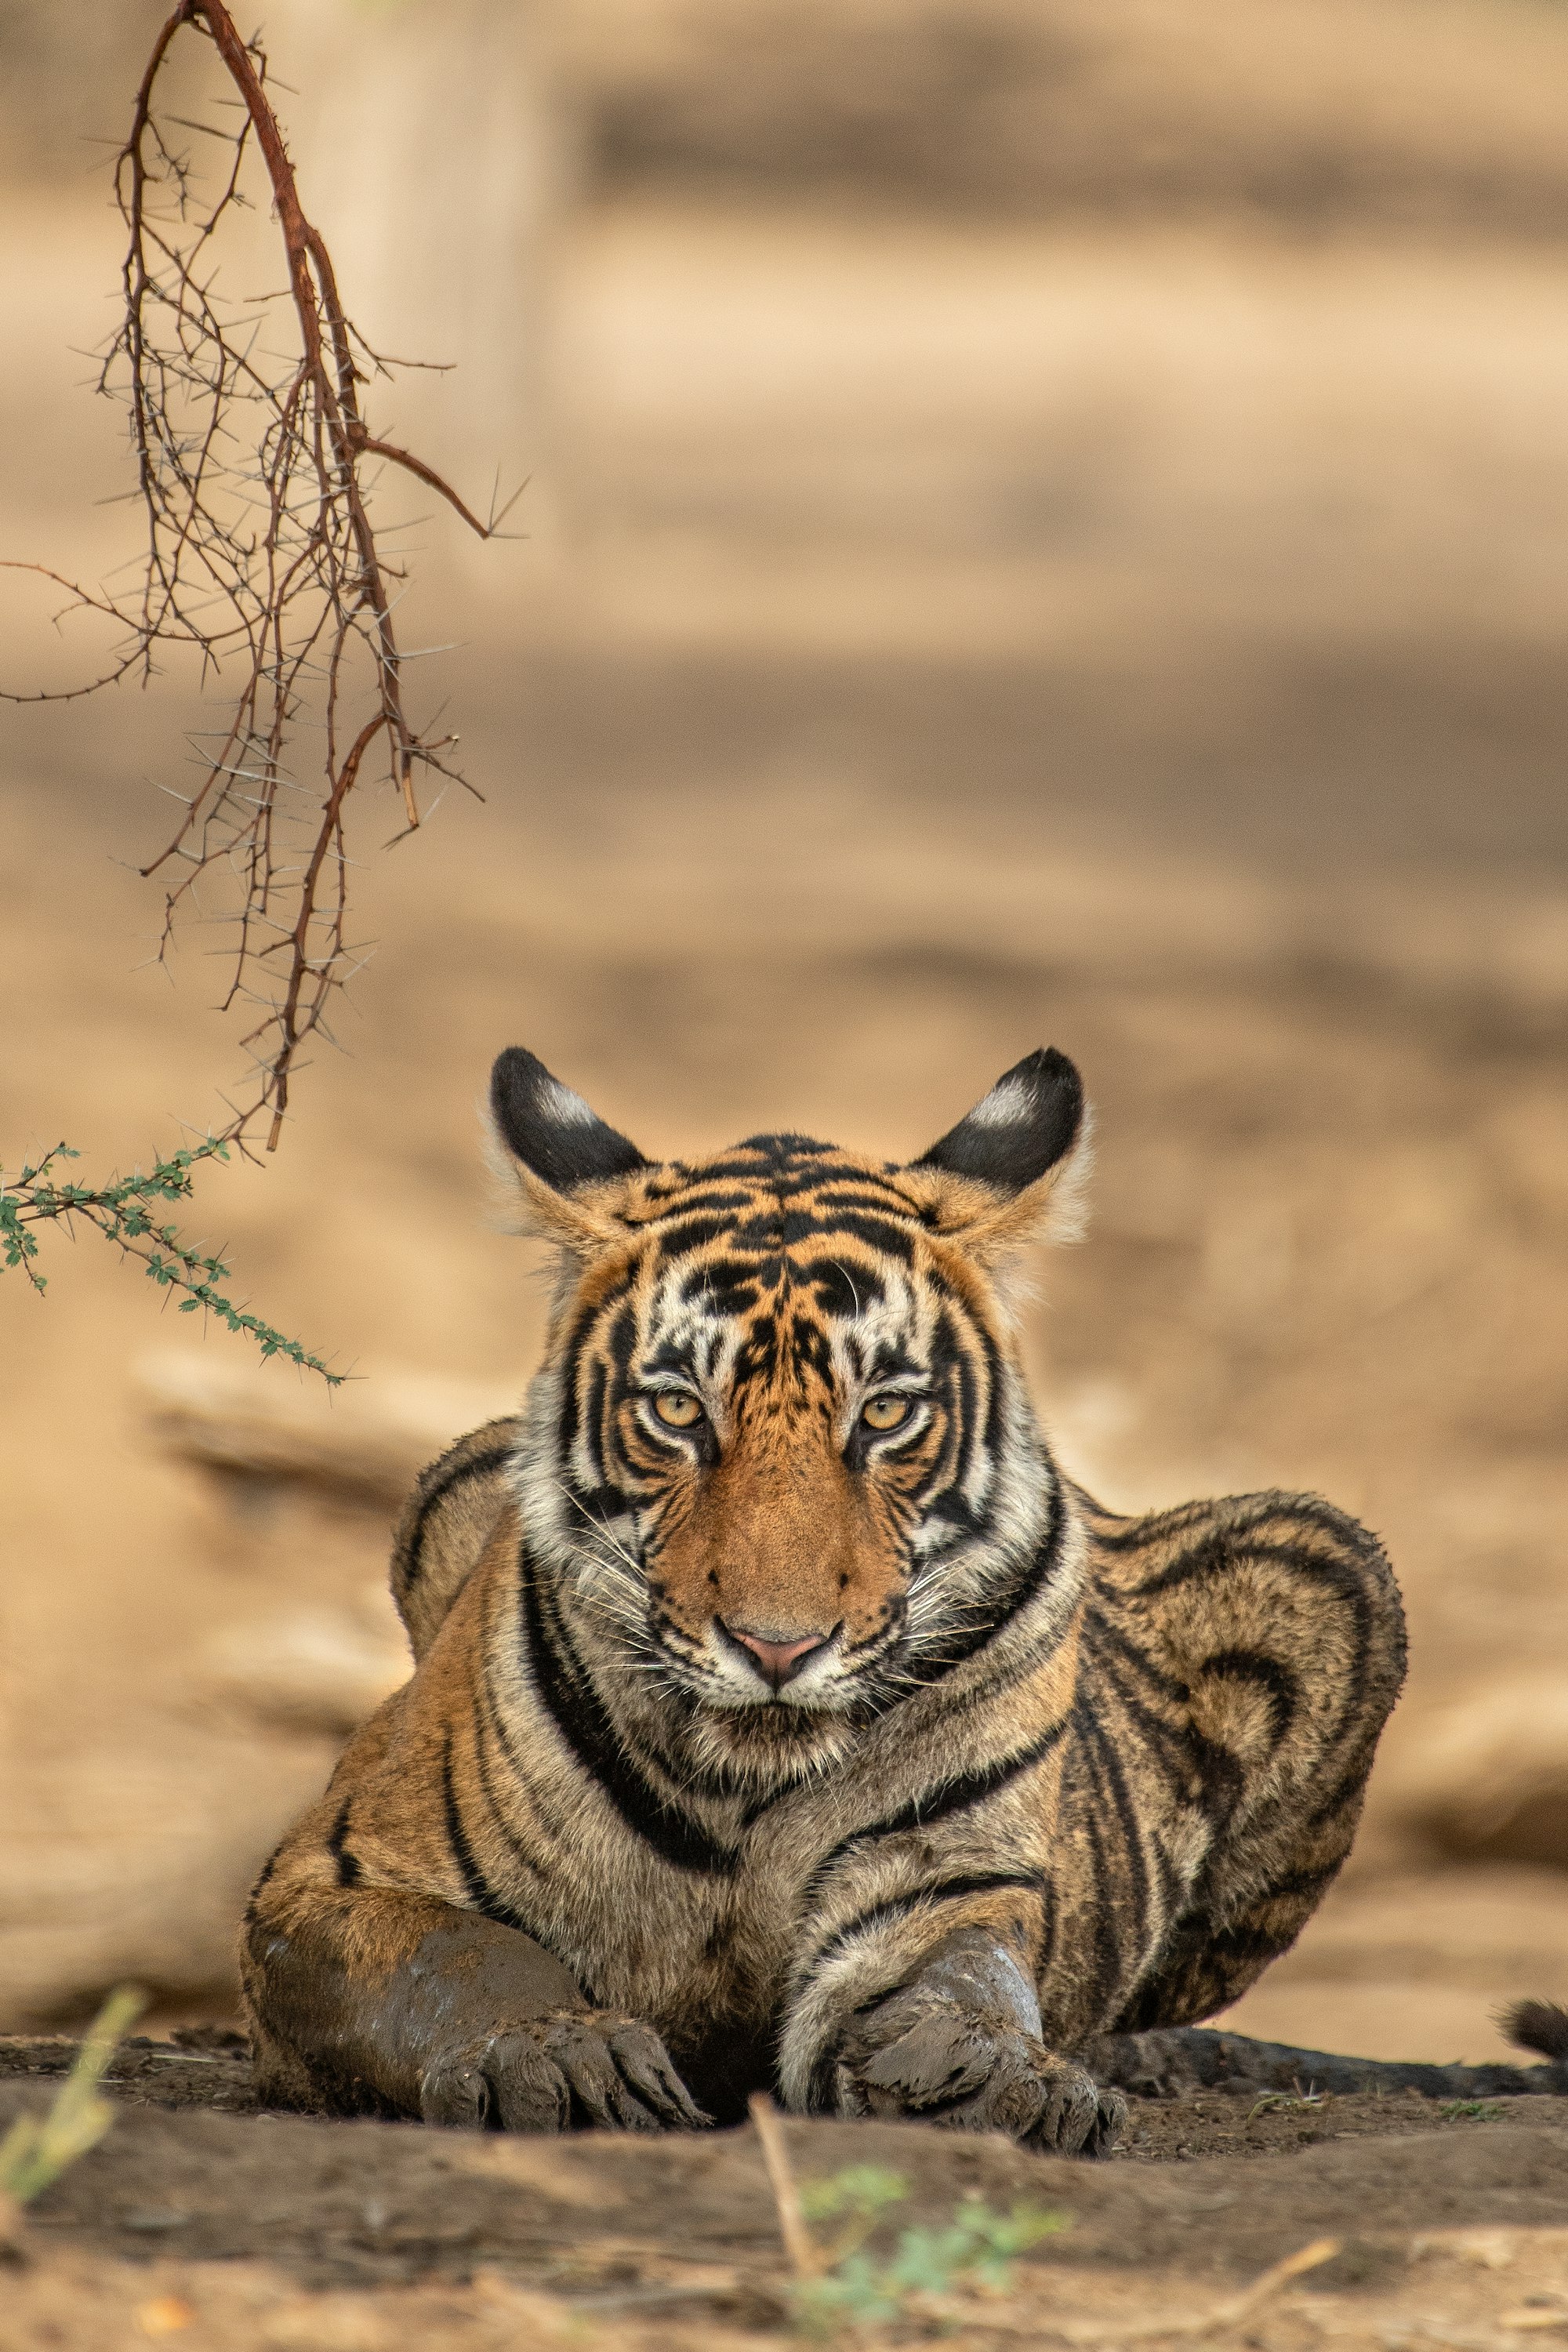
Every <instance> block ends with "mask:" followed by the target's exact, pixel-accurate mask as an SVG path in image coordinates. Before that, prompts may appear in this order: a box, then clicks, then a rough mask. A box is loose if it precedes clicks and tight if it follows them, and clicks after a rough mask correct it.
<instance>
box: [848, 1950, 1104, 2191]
mask: <svg viewBox="0 0 1568 2352" xmlns="http://www.w3.org/2000/svg"><path fill="white" fill-rule="evenodd" d="M816 2080H817V2082H818V2083H819V2084H822V2086H823V2087H824V2088H826V2087H827V2085H828V2084H829V2082H830V2083H831V2096H832V2103H833V2105H835V2107H836V2108H837V2112H838V2113H839V2114H840V2115H847V2116H879V2117H881V2118H883V2119H884V2120H889V2121H890V2120H893V2119H895V2118H898V2117H900V2116H909V2117H915V2118H920V2119H921V2120H925V2121H929V2122H933V2123H941V2124H946V2125H949V2126H953V2127H955V2128H957V2129H960V2130H967V2131H1002V2132H1005V2133H1007V2134H1008V2136H1009V2137H1011V2138H1013V2139H1016V2140H1017V2141H1019V2142H1020V2143H1021V2144H1022V2145H1023V2146H1024V2147H1032V2148H1036V2149H1038V2150H1040V2151H1042V2152H1044V2153H1047V2154H1053V2155H1062V2156H1091V2157H1092V2156H1103V2155H1106V2154H1108V2153H1109V2151H1110V2148H1111V2147H1112V2146H1113V2145H1114V2143H1115V2140H1116V2137H1117V2135H1118V2133H1119V2132H1120V2131H1121V2128H1122V2126H1123V2125H1124V2124H1125V2122H1126V2119H1127V2105H1126V2102H1125V2100H1124V2099H1123V2098H1122V2097H1121V2094H1120V2092H1117V2091H1101V2090H1100V2089H1099V2087H1098V2086H1097V2085H1096V2084H1095V2083H1094V2082H1093V2081H1092V2079H1091V2078H1090V2077H1089V2075H1088V2074H1085V2073H1084V2071H1083V2069H1082V2068H1081V2067H1079V2066H1075V2065H1073V2064H1072V2063H1070V2062H1069V2061H1068V2060H1067V2059H1065V2058H1059V2057H1058V2056H1057V2055H1056V2054H1055V2053H1054V2052H1052V2051H1050V2050H1048V2049H1047V2047H1046V2044H1045V2042H1044V2040H1043V2039H1042V2036H1041V2030H1040V2005H1039V2002H1038V2000H1037V1998H1036V1995H1035V1989H1034V1986H1033V1984H1032V1983H1031V1982H1030V1980H1029V1979H1028V1977H1027V1976H1026V1974H1025V1971H1024V1969H1023V1968H1022V1967H1021V1966H1020V1964H1019V1961H1018V1959H1017V1958H1016V1957H1015V1955H1014V1954H1013V1952H1011V1951H1010V1950H1009V1949H1008V1948H1007V1946H1006V1945H1005V1943H1003V1942H1001V1941H999V1940H998V1939H997V1937H995V1936H994V1934H993V1933H992V1932H991V1931H990V1930H988V1929H987V1928H985V1927H962V1928H958V1929H956V1930H955V1931H954V1932H953V1933H952V1934H951V1935H948V1936H945V1937H943V1938H942V1941H941V1942H940V1943H939V1944H937V1945H935V1946H934V1947H933V1948H931V1951H929V1952H928V1953H927V1955H926V1956H925V1958H924V1959H923V1960H922V1961H921V1964H920V1966H919V1967H918V1968H917V1969H915V1971H914V1973H913V1974H912V1975H911V1976H910V1977H909V1978H908V1979H907V1980H906V1981H905V1982H904V1983H903V1984H902V1985H900V1986H899V1987H898V1989H897V1990H895V1991H892V1992H889V1993H888V1994H886V1995H885V1996H884V1997H883V1998H882V1999H881V2000H878V2001H875V2002H873V2003H870V2004H868V2005H867V2006H864V2007H862V2008H860V2009H858V2010H856V2011H853V2012H852V2013H851V2014H850V2016H849V2017H848V2018H847V2019H846V2020H845V2021H844V2022H843V2025H842V2027H841V2029H840V2030H839V2032H838V2033H837V2037H836V2040H835V2042H834V2043H833V2046H832V2048H831V2051H830V2052H829V2053H825V2060H819V2062H818V2066H817V2069H816Z"/></svg>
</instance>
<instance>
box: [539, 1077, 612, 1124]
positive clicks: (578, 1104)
mask: <svg viewBox="0 0 1568 2352" xmlns="http://www.w3.org/2000/svg"><path fill="white" fill-rule="evenodd" d="M539 1108H540V1110H541V1112H542V1115H543V1116H544V1117H545V1118H548V1119H552V1120H553V1122H554V1124H555V1125H556V1126H557V1127H597V1126H598V1124H599V1114H598V1112H597V1111H596V1110H595V1108H594V1107H593V1105H592V1104H591V1103H585V1102H584V1099H583V1097H582V1096H581V1095H580V1094H577V1093H575V1092H574V1089H573V1088H572V1087H563V1085H562V1083H561V1081H560V1079H559V1078H552V1079H551V1081H550V1084H549V1086H548V1087H541V1089H540V1094H539Z"/></svg>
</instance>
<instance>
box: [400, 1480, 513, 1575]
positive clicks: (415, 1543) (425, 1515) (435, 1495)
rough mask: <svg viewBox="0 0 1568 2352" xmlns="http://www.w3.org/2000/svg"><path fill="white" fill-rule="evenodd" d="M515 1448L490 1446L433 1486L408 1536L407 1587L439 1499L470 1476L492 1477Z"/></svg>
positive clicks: (414, 1572) (464, 1482)
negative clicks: (430, 1518) (492, 1473)
mask: <svg viewBox="0 0 1568 2352" xmlns="http://www.w3.org/2000/svg"><path fill="white" fill-rule="evenodd" d="M512 1452H513V1449H512V1447H511V1446H510V1445H495V1446H489V1447H487V1449H486V1451H485V1452H484V1453H483V1454H472V1455H471V1456H470V1457H469V1459H468V1461H467V1462H459V1463H458V1466H457V1468H456V1469H455V1470H448V1471H447V1475H446V1476H445V1477H444V1478H442V1479H441V1480H440V1481H439V1482H438V1483H437V1485H436V1486H432V1487H431V1489H430V1492H429V1493H428V1494H427V1495H426V1497H425V1499H424V1501H423V1502H422V1503H421V1504H420V1506H419V1513H418V1517H416V1520H415V1522H414V1528H413V1532H412V1534H411V1535H410V1536H409V1538H408V1549H407V1550H406V1552H405V1555H404V1561H403V1586H404V1590H405V1591H407V1589H408V1587H409V1586H410V1585H411V1584H413V1583H414V1582H415V1581H416V1579H417V1578H418V1575H419V1571H420V1565H421V1555H422V1553H423V1551H424V1549H425V1532H426V1522H427V1520H428V1519H429V1517H430V1514H431V1512H432V1511H433V1510H434V1509H435V1508H436V1506H437V1503H444V1502H445V1501H446V1499H447V1496H448V1495H449V1494H451V1493H452V1491H453V1489H454V1488H455V1487H458V1486H466V1485H467V1483H468V1480H469V1479H470V1478H488V1477H489V1475H490V1473H491V1472H492V1471H494V1470H500V1469H503V1468H504V1467H505V1465H507V1463H508V1462H510V1459H511V1456H512Z"/></svg>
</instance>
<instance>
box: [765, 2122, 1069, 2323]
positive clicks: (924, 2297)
mask: <svg viewBox="0 0 1568 2352" xmlns="http://www.w3.org/2000/svg"><path fill="white" fill-rule="evenodd" d="M751 2114H752V2122H753V2124H754V2125H755V2126H756V2129H757V2137H758V2138H759V2139H760V2140H761V2142H762V2146H763V2161H764V2162H765V2164H766V2166H767V2171H768V2180H769V2183H770V2185H771V2187H772V2189H773V2202H774V2204H775V2205H776V2207H777V2209H778V2215H779V2226H780V2230H781V2231H782V2233H783V2237H784V2248H785V2251H786V2252H787V2253H788V2255H789V2258H790V2266H791V2268H792V2269H793V2271H794V2272H795V2279H794V2282H793V2284H792V2286H791V2301H792V2303H793V2305H794V2307H795V2318H796V2320H797V2322H798V2323H799V2325H800V2326H802V2327H803V2328H804V2329H805V2331H806V2332H807V2333H808V2334H811V2335H817V2336H825V2335H832V2334H834V2333H835V2332H836V2331H837V2330H838V2329H840V2328H844V2327H880V2326H889V2324H891V2323H892V2322H893V2321H895V2320H900V2319H907V2318H909V2317H910V2315H911V2314H912V2313H913V2312H914V2311H916V2310H918V2309H919V2308H921V2306H922V2305H924V2306H925V2307H927V2308H928V2309H929V2308H930V2307H931V2298H933V2297H938V2296H942V2295H946V2294H950V2293H951V2292H952V2289H953V2288H955V2287H961V2288H967V2289H969V2290H972V2291H975V2290H977V2291H978V2292H980V2293H981V2294H991V2295H1005V2294H1008V2293H1009V2292H1010V2291H1011V2289H1012V2285H1013V2263H1014V2260H1015V2258H1016V2256H1017V2255H1019V2254H1021V2253H1024V2252H1026V2251H1027V2249H1028V2248H1029V2247H1030V2246H1035V2245H1038V2243H1039V2242H1040V2241H1041V2239H1042V2238H1048V2237H1053V2236H1054V2235H1055V2234H1056V2233H1057V2231H1059V2230H1065V2229H1066V2228H1067V2227H1068V2217H1067V2215H1066V2214H1064V2213H1050V2212H1047V2211H1045V2210H1042V2209H1041V2208H1039V2207H1037V2206H1029V2205H1023V2204H1018V2205H1015V2206H1014V2207H1013V2210H1012V2211H1011V2212H1009V2213H998V2212H996V2211H994V2210H993V2208H992V2207H990V2206H989V2205H986V2204H984V2203H983V2202H982V2200H980V2199H979V2198H978V2197H966V2198H965V2199H964V2200H963V2203H962V2204H961V2205H960V2206H959V2208H958V2210H957V2211H956V2212H955V2213H954V2215H953V2217H952V2221H950V2222H948V2223H947V2225H946V2226H945V2228H942V2229H937V2230H921V2229H911V2230H904V2231H900V2236H899V2241H898V2243H897V2245H896V2246H895V2247H894V2249H893V2251H892V2252H891V2254H890V2255H888V2256H887V2257H886V2258H884V2259H882V2260H878V2259H877V2258H875V2257H874V2256H873V2255H871V2254H870V2253H868V2252H867V2243H868V2240H869V2238H870V2236H871V2233H872V2231H874V2230H875V2229H876V2227H877V2225H878V2222H879V2221H880V2220H881V2218H882V2216H883V2215H884V2214H885V2213H886V2212H887V2211H888V2210H889V2208H890V2207H892V2206H894V2205H900V2204H902V2202H903V2201H904V2200H905V2198H906V2197H908V2195H909V2193H910V2184H909V2182H908V2180H907V2179H905V2178H904V2176H903V2174H902V2173H901V2172H891V2171H889V2170H888V2169H887V2168H885V2167H883V2166H881V2165H878V2164H852V2165H848V2166H847V2167H846V2168H845V2169H844V2170H843V2171H841V2172H836V2173H833V2174H831V2175H830V2176H829V2177H828V2178H827V2179H825V2180H813V2181H807V2182H806V2183H805V2185H804V2187H803V2186H801V2185H800V2184H798V2183H797V2182H796V2180H795V2173H794V2170H793V2168H792V2167H791V2165H790V2161H789V2155H788V2151H787V2150H786V2148H785V2147H784V2133H783V2131H782V2130H781V2128H780V2126H779V2119H778V2115H777V2112H776V2110H775V2109H774V2107H773V2102H772V2100H771V2099H769V2098H767V2097H766V2096H765V2095H761V2094H759V2095H757V2096H756V2097H755V2098H753V2099H752V2102H751ZM813 2221H838V2222H839V2225H840V2226H839V2229H838V2231H837V2234H836V2236H835V2237H834V2238H833V2239H831V2240H830V2241H827V2242H823V2241H822V2240H820V2239H818V2238H817V2237H816V2236H815V2235H814V2234H813V2232H812V2231H811V2229H810V2226H809V2224H810V2223H811V2222H813Z"/></svg>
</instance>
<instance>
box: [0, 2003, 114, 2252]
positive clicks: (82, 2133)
mask: <svg viewBox="0 0 1568 2352" xmlns="http://www.w3.org/2000/svg"><path fill="white" fill-rule="evenodd" d="M145 2007H146V2002H145V2000H144V1999H143V1997H142V1994H141V1993H140V1992H138V1991H137V1990H136V1988H135V1986H134V1985H121V1988H120V1990H118V1992H112V1993H110V1996H109V1999H108V2000H106V2001H105V2002H104V2004H103V2007H102V2008H101V2009H100V2011H99V2012H98V2015H97V2016H96V2017H95V2018H94V2020H93V2021H92V2023H91V2025H90V2026H89V2028H88V2033H87V2039H86V2041H85V2042H83V2043H82V2045H81V2049H80V2052H79V2054H78V2057H77V2062H76V2063H75V2065H74V2066H73V2067H72V2068H71V2070H70V2073H69V2074H68V2076H67V2078H66V2080H65V2082H64V2083H63V2084H61V2086H60V2088H59V2091H58V2094H57V2095H56V2097H55V2102H54V2105H52V2106H51V2107H50V2109H49V2111H48V2114H47V2116H17V2117H16V2122H15V2123H14V2124H13V2125H12V2126H11V2128H10V2130H9V2131H8V2132H7V2133H6V2135H5V2138H4V2139H3V2140H0V2197H8V2198H10V2199H11V2200H13V2201H14V2202H15V2203H16V2204H17V2205H27V2204H30V2203H31V2202H32V2200H33V2199H34V2198H35V2197H37V2196H39V2195H41V2193H42V2192H43V2190H44V2189H47V2188H48V2186H49V2184H50V2182H51V2181H54V2180H58V2179H59V2177H60V2175H61V2173H62V2172H64V2171H66V2170H68V2168H69V2167H70V2166H71V2165H73V2164H74V2163H75V2162H76V2160H77V2158H79V2157H81V2156H85V2155H86V2154H87V2152H88V2149H89V2147H97V2145H98V2143H99V2141H100V2139H101V2138H102V2137H103V2135H104V2133H105V2132H106V2131H107V2130H108V2129H109V2126H110V2123H111V2122H112V2121H113V2119H114V2109H113V2108H112V2107H111V2106H110V2103H109V2101H108V2100H107V2099H104V2098H100V2096H99V2089H98V2086H99V2084H100V2083H101V2081H102V2080H103V2077H104V2075H105V2074H106V2073H107V2072H108V2070H109V2062H110V2059H111V2058H112V2057H113V2055H114V2050H115V2044H116V2043H117V2042H119V2041H120V2039H121V2035H122V2034H123V2033H124V2032H126V2030H127V2029H128V2027H130V2026H132V2025H133V2024H134V2023H135V2021H136V2020H137V2018H139V2017H140V2016H141V2014H142V2010H143V2009H144V2008H145Z"/></svg>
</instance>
